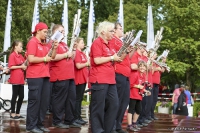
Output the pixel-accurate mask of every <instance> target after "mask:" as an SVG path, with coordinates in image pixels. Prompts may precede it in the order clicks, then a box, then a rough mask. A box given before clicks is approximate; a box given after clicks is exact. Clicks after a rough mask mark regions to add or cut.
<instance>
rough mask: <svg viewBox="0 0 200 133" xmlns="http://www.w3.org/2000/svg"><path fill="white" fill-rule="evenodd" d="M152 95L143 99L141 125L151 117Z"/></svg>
mask: <svg viewBox="0 0 200 133" xmlns="http://www.w3.org/2000/svg"><path fill="white" fill-rule="evenodd" d="M146 90H148V91H150V92H151V93H152V89H149V88H148V87H147V88H146ZM152 98H153V97H152V95H150V96H144V97H143V98H142V111H141V113H140V116H139V119H138V121H139V123H143V122H144V120H146V119H149V117H150V111H151V106H152Z"/></svg>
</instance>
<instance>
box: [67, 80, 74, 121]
mask: <svg viewBox="0 0 200 133" xmlns="http://www.w3.org/2000/svg"><path fill="white" fill-rule="evenodd" d="M67 88H68V92H67V99H66V100H65V124H68V125H69V124H71V123H72V122H73V121H74V120H75V118H74V111H75V104H76V85H75V82H74V79H70V80H67Z"/></svg>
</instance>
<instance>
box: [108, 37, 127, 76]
mask: <svg viewBox="0 0 200 133" xmlns="http://www.w3.org/2000/svg"><path fill="white" fill-rule="evenodd" d="M110 44H112V46H113V48H114V49H115V51H116V52H118V51H119V50H120V48H121V47H122V45H123V43H122V41H121V40H120V39H119V38H117V37H116V36H114V37H113V39H112V40H111V41H110ZM130 65H131V64H130V59H129V55H127V56H126V57H125V58H124V60H123V61H122V62H117V63H115V72H116V73H119V74H122V75H124V76H126V77H129V76H130V74H131V68H130Z"/></svg>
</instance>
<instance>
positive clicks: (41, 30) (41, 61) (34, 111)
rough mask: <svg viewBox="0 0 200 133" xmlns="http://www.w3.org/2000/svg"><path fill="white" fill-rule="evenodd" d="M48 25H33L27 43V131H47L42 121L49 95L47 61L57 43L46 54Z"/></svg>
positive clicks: (41, 132) (35, 132)
mask: <svg viewBox="0 0 200 133" xmlns="http://www.w3.org/2000/svg"><path fill="white" fill-rule="evenodd" d="M47 31H48V27H47V25H46V24H45V23H42V22H40V23H38V24H37V25H36V26H35V31H33V32H32V34H33V35H34V36H33V37H32V38H31V39H30V41H29V42H28V44H27V55H28V62H29V65H28V67H27V71H26V78H27V82H28V89H29V93H28V94H29V95H28V107H27V118H26V129H27V130H28V131H29V132H34V133H43V131H44V132H49V130H48V129H47V128H44V125H43V121H44V118H45V115H46V111H47V108H48V103H49V97H50V89H49V88H50V82H49V77H50V74H49V63H48V62H50V61H51V59H52V58H54V57H55V55H56V52H55V51H56V48H57V46H58V45H57V43H55V45H54V48H53V54H52V57H49V56H48V52H49V50H50V46H49V45H47V44H46V37H47Z"/></svg>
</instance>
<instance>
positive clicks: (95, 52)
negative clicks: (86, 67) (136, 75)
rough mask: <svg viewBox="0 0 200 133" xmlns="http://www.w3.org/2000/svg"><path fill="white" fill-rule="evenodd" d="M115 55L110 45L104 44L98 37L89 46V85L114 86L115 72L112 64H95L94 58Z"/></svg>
mask: <svg viewBox="0 0 200 133" xmlns="http://www.w3.org/2000/svg"><path fill="white" fill-rule="evenodd" d="M114 53H115V49H114V48H112V46H111V45H110V43H108V44H106V43H105V42H104V40H103V39H102V38H101V37H98V38H97V39H96V40H95V41H94V42H93V43H92V46H91V52H90V62H91V69H90V74H89V82H90V83H96V82H98V83H105V84H115V83H116V81H115V70H114V65H113V63H112V62H107V63H103V64H99V65H97V64H95V63H94V58H96V57H109V56H112V55H113V54H114Z"/></svg>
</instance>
